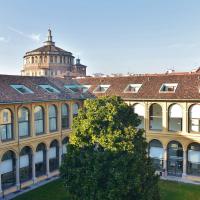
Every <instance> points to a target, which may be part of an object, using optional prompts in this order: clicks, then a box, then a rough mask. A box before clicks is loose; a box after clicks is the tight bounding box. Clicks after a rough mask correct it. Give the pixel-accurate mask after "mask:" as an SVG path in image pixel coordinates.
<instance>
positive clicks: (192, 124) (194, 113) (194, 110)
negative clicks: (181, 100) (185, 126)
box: [189, 105, 200, 132]
mask: <svg viewBox="0 0 200 200" xmlns="http://www.w3.org/2000/svg"><path fill="white" fill-rule="evenodd" d="M189 131H190V132H200V105H193V106H191V107H190V109H189Z"/></svg>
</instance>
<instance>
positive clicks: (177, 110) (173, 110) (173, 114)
mask: <svg viewBox="0 0 200 200" xmlns="http://www.w3.org/2000/svg"><path fill="white" fill-rule="evenodd" d="M168 114H169V121H168V122H169V127H168V128H169V131H182V108H181V106H180V105H178V104H174V105H171V106H170V107H169V113H168Z"/></svg>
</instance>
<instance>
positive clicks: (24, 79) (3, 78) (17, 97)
mask: <svg viewBox="0 0 200 200" xmlns="http://www.w3.org/2000/svg"><path fill="white" fill-rule="evenodd" d="M163 83H178V86H177V88H176V91H175V93H160V92H159V91H160V87H161V85H162V84H163ZM12 84H18V85H24V86H26V87H28V88H29V89H31V90H32V91H33V92H34V93H33V94H21V93H19V92H18V91H16V90H15V89H13V88H12V87H11V86H10V85H12ZM40 84H48V85H50V86H52V87H54V88H56V89H57V90H59V91H60V93H48V92H47V91H45V90H44V89H42V88H41V87H39V85H40ZM73 84H75V85H77V84H80V85H91V87H90V89H89V91H88V92H86V93H80V92H77V93H74V92H72V91H70V90H69V89H66V88H65V87H64V86H65V85H73ZM128 84H142V86H141V88H140V89H139V91H138V92H137V93H125V92H124V90H125V88H126V87H127V85H128ZM98 85H110V87H109V88H108V90H107V91H106V92H105V93H93V91H94V89H95V88H96V87H97V86H98ZM199 88H200V74H198V73H191V74H190V73H182V74H151V75H138V76H136V75H135V76H127V77H85V78H74V79H72V78H70V77H68V78H49V77H31V76H11V75H0V104H3V103H22V102H37V101H38V102H41V101H54V100H68V99H86V98H95V97H100V96H110V95H116V96H121V97H122V98H124V99H133V100H134V99H135V100H184V101H185V100H196V101H198V100H200V93H199Z"/></svg>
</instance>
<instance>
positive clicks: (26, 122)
mask: <svg viewBox="0 0 200 200" xmlns="http://www.w3.org/2000/svg"><path fill="white" fill-rule="evenodd" d="M78 109H79V104H78V103H74V104H73V106H72V110H71V112H72V117H76V116H77V115H78ZM33 112H34V123H33V127H34V133H35V135H41V134H44V133H45V127H46V126H45V124H46V123H45V119H46V118H45V113H46V112H45V110H44V108H43V107H42V106H35V107H34V110H33ZM60 115H61V123H60V127H61V129H63V130H64V129H68V128H69V127H70V108H69V105H68V104H66V103H63V104H62V106H61V113H60ZM30 116H31V113H30V110H29V109H28V108H26V107H21V108H19V109H18V113H17V124H16V125H17V126H18V135H19V138H25V137H29V136H30V127H31V121H30ZM48 121H49V127H48V128H49V132H55V131H57V130H58V127H59V126H58V110H57V106H56V105H54V104H52V105H50V106H49V107H48ZM12 139H14V114H13V112H12V111H11V110H10V109H7V108H5V109H2V110H0V140H2V141H7V140H12Z"/></svg>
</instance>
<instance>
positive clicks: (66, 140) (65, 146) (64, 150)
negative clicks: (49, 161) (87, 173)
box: [62, 137, 69, 159]
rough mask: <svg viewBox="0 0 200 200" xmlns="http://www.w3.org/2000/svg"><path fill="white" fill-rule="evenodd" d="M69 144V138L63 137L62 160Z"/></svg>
mask: <svg viewBox="0 0 200 200" xmlns="http://www.w3.org/2000/svg"><path fill="white" fill-rule="evenodd" d="M68 143H69V138H68V137H65V138H64V139H63V141H62V159H63V157H64V155H65V154H66V153H67V144H68Z"/></svg>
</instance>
